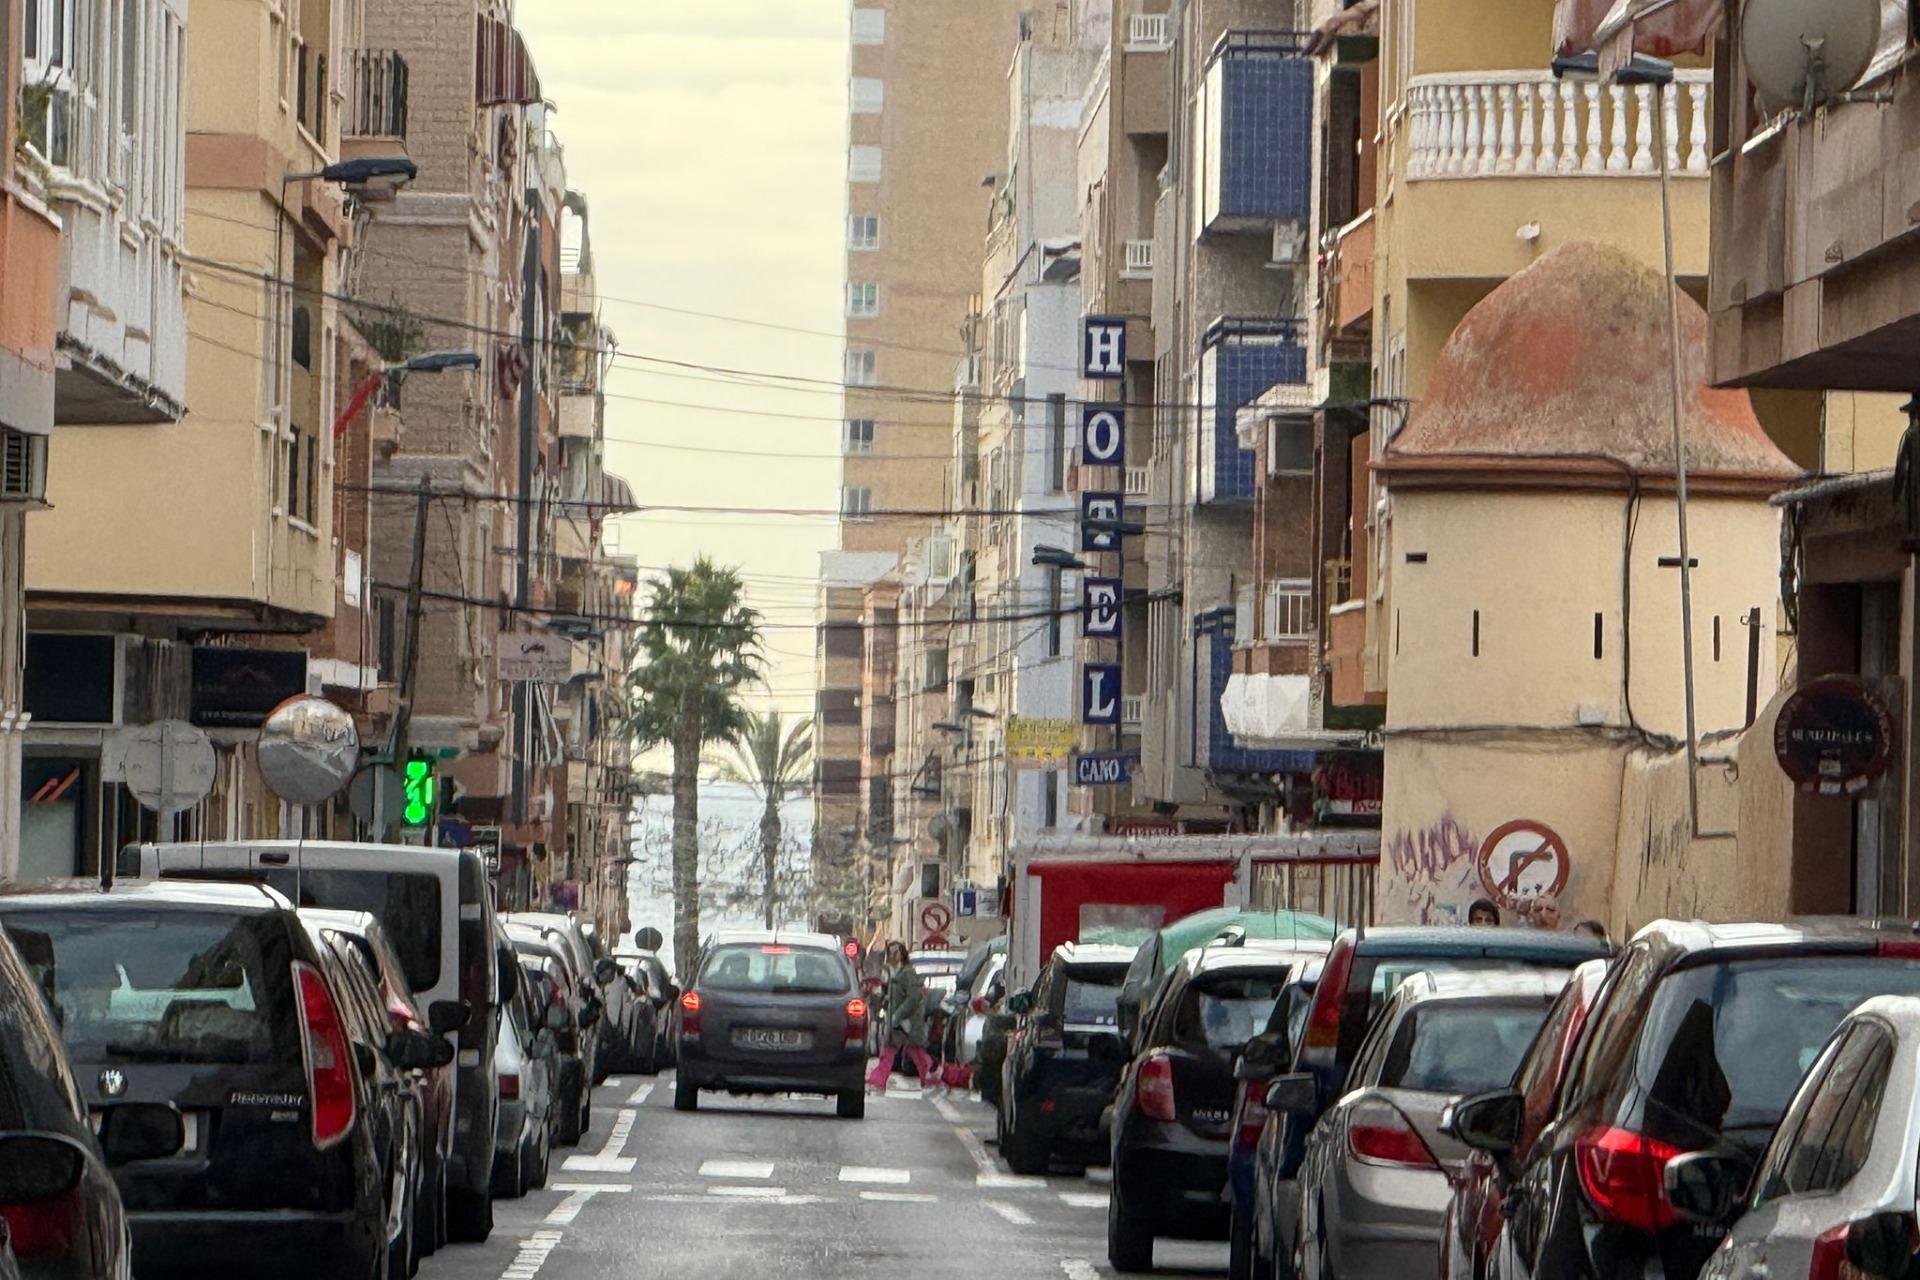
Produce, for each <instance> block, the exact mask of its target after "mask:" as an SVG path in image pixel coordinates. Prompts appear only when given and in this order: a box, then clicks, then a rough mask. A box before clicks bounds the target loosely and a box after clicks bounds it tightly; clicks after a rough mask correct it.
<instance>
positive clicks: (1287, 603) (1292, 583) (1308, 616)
mask: <svg viewBox="0 0 1920 1280" xmlns="http://www.w3.org/2000/svg"><path fill="white" fill-rule="evenodd" d="M1317 630H1318V628H1317V627H1316V626H1315V625H1314V616H1313V583H1312V581H1310V580H1309V579H1306V578H1276V579H1274V580H1273V581H1272V582H1269V583H1268V584H1267V587H1266V590H1265V591H1264V592H1262V593H1261V599H1260V638H1261V639H1263V640H1265V641H1267V642H1268V643H1271V644H1283V643H1284V644H1306V643H1308V642H1310V641H1311V640H1312V639H1313V638H1314V634H1315V632H1316V631H1317Z"/></svg>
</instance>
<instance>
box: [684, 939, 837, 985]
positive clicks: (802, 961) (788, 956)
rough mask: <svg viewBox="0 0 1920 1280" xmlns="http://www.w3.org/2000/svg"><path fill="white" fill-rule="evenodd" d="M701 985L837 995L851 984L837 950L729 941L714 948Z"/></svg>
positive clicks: (702, 975) (701, 976)
mask: <svg viewBox="0 0 1920 1280" xmlns="http://www.w3.org/2000/svg"><path fill="white" fill-rule="evenodd" d="M700 985H701V986H703V987H706V988H708V989H709V990H713V991H766V992H790V993H793V994H797V995H808V994H811V995H838V994H839V993H840V992H843V991H846V990H848V989H849V988H850V987H851V985H852V984H851V982H850V980H849V978H848V976H847V965H846V961H845V960H843V959H841V957H840V953H839V952H837V951H827V950H823V949H821V948H819V947H790V946H787V945H785V944H783V943H729V944H727V945H725V946H721V947H716V948H714V951H713V954H712V955H710V956H708V957H707V967H706V969H705V970H703V971H702V972H701V975H700Z"/></svg>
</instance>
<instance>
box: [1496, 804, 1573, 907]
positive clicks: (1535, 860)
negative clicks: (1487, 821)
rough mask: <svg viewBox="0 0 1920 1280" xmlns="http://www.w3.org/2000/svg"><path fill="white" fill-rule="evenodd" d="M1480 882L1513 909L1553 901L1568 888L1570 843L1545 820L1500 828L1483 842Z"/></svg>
mask: <svg viewBox="0 0 1920 1280" xmlns="http://www.w3.org/2000/svg"><path fill="white" fill-rule="evenodd" d="M1479 861H1480V884H1481V886H1482V887H1483V888H1485V889H1486V891H1487V896H1488V897H1490V898H1492V899H1493V900H1494V901H1495V902H1497V903H1499V904H1500V905H1501V906H1502V907H1504V908H1506V909H1507V910H1509V911H1518V910H1519V909H1520V908H1521V907H1523V906H1525V905H1526V904H1529V903H1534V902H1541V901H1550V900H1552V899H1554V898H1557V897H1559V896H1560V891H1561V890H1562V889H1565V888H1566V887H1567V871H1568V868H1569V860H1568V857H1567V842H1566V841H1565V840H1563V839H1561V838H1560V833H1559V832H1557V831H1555V830H1554V829H1553V828H1552V827H1549V826H1548V825H1547V824H1546V823H1544V822H1534V821H1532V820H1531V819H1528V818H1522V819H1519V820H1518V821H1515V822H1509V823H1507V824H1506V825H1505V826H1501V827H1496V828H1494V830H1493V833H1492V834H1491V835H1489V836H1488V837H1487V838H1486V840H1485V841H1484V842H1483V843H1482V844H1481V845H1480V860H1479Z"/></svg>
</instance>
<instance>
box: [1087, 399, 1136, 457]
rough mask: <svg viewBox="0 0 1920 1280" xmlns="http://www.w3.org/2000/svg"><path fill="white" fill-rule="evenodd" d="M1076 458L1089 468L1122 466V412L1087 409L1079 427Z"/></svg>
mask: <svg viewBox="0 0 1920 1280" xmlns="http://www.w3.org/2000/svg"><path fill="white" fill-rule="evenodd" d="M1080 454H1081V457H1082V458H1084V459H1085V460H1086V464H1087V465H1088V466H1090V467H1123V466H1125V465H1126V464H1127V414H1126V410H1124V409H1117V408H1106V407H1096V406H1094V405H1088V406H1087V407H1086V413H1085V416H1084V417H1083V418H1082V420H1081V426H1080Z"/></svg>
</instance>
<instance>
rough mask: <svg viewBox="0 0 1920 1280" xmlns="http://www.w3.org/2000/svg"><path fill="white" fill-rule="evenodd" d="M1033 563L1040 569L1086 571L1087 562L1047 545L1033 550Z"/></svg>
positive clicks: (1070, 553) (1068, 552)
mask: <svg viewBox="0 0 1920 1280" xmlns="http://www.w3.org/2000/svg"><path fill="white" fill-rule="evenodd" d="M1033 563H1034V566H1035V567H1036V568H1040V569H1085V568H1086V567H1087V565H1086V562H1085V561H1083V560H1081V559H1080V558H1079V557H1078V556H1076V555H1074V554H1073V552H1071V551H1064V550H1062V549H1061V548H1059V547H1049V546H1045V545H1041V546H1037V547H1035V548H1034V549H1033Z"/></svg>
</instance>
